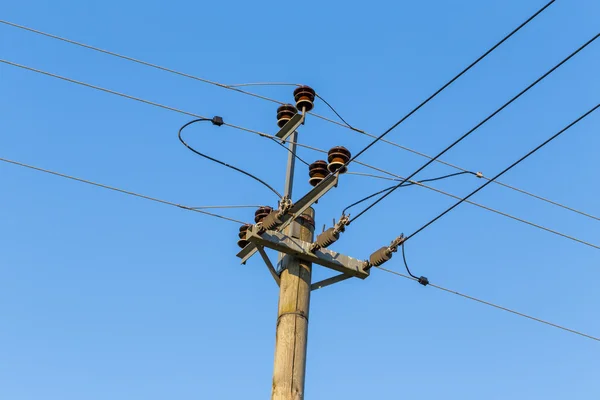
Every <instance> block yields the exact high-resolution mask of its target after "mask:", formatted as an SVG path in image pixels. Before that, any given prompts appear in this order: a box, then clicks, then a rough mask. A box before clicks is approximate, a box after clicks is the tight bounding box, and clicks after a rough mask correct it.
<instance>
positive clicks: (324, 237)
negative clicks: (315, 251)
mask: <svg viewBox="0 0 600 400" xmlns="http://www.w3.org/2000/svg"><path fill="white" fill-rule="evenodd" d="M339 238H340V234H339V232H336V231H335V229H334V228H329V229H327V230H326V231H325V232H323V233H321V234H320V235H319V236H317V240H315V244H316V245H317V246H318V247H319V248H326V247H329V246H331V245H332V244H333V243H335V242H336V241H337V240H338V239H339Z"/></svg>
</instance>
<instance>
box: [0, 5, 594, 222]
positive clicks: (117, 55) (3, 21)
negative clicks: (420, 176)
mask: <svg viewBox="0 0 600 400" xmlns="http://www.w3.org/2000/svg"><path fill="white" fill-rule="evenodd" d="M553 2H554V1H551V2H549V3H547V4H546V5H545V6H544V7H542V8H541V9H540V10H539V11H538V12H536V13H535V14H534V15H533V16H532V17H530V18H529V19H528V20H527V21H526V22H525V23H524V24H526V23H528V22H529V21H531V20H532V19H533V18H535V17H537V16H538V15H539V14H540V13H541V12H542V11H544V10H545V9H546V8H547V7H548V6H550V5H551V4H552V3H553ZM0 23H2V24H5V25H8V26H12V27H14V28H18V29H21V30H25V31H28V32H31V33H35V34H38V35H42V36H45V37H48V38H51V39H56V40H60V41H63V42H66V43H69V44H73V45H76V46H80V47H83V48H87V49H90V50H93V51H97V52H100V53H104V54H107V55H110V56H114V57H118V58H121V59H124V60H127V61H131V62H135V63H138V64H141V65H145V66H148V67H151V68H156V69H159V70H162V71H165V72H169V73H173V74H176V75H180V76H183V77H185V78H190V79H194V80H197V81H200V82H203V83H207V84H211V85H215V86H217V87H220V88H224V89H229V90H234V91H236V92H238V93H242V94H245V95H249V96H252V97H256V98H260V99H262V100H266V101H269V102H272V103H276V104H280V105H283V104H285V102H282V101H279V100H276V99H272V98H269V97H266V96H262V95H258V94H256V93H252V92H247V91H244V90H240V89H237V87H242V86H264V85H274V84H275V85H285V86H300V85H299V84H296V83H288V82H255V83H242V84H234V85H226V84H222V83H219V82H215V81H211V80H208V79H204V78H200V77H198V76H194V75H190V74H186V73H183V72H180V71H176V70H173V69H170V68H166V67H162V66H160V65H156V64H152V63H149V62H146V61H143V60H139V59H135V58H133V57H128V56H125V55H122V54H119V53H115V52H112V51H109V50H104V49H101V48H99V47H95V46H91V45H88V44H85V43H82V42H77V41H75V40H71V39H67V38H64V37H61V36H57V35H53V34H51V33H48V32H43V31H40V30H37V29H33V28H30V27H27V26H24V25H19V24H16V23H14V22H10V21H6V20H0ZM524 24H522V25H523V26H524ZM520 28H522V26H520V27H519V28H517V29H520ZM513 33H515V32H513ZM334 112H335V111H334ZM309 114H311V115H312V116H314V117H316V118H319V119H322V120H324V121H326V122H329V123H332V124H335V125H338V126H341V127H343V128H347V129H350V130H353V131H356V132H358V133H361V134H363V135H366V136H368V137H371V138H377V136H376V135H373V134H370V133H368V132H366V131H364V130H362V129H358V128H355V127H352V126H350V125H348V124H347V123H346V122H338V121H335V120H332V119H330V118H327V117H324V116H322V115H319V114H316V113H314V112H310V113H309ZM379 140H380V141H381V142H384V143H386V144H389V145H392V146H395V147H398V148H400V149H402V150H405V151H408V152H411V153H413V154H416V155H419V156H421V157H425V158H429V159H432V158H433V157H431V156H428V155H427V154H424V153H422V152H419V151H416V150H414V149H411V148H409V147H406V146H402V145H400V144H398V143H395V142H393V141H390V140H386V139H385V138H380V139H379ZM295 156H296V158H298V159H299V160H300V161H301V162H303V163H305V164H306V165H309V164H308V163H307V162H306V161H304V160H302V159H300V158H299V157H298V156H297V155H295ZM434 161H435V162H437V163H441V164H444V165H447V166H450V167H452V168H455V169H458V170H464V169H463V168H461V167H459V166H457V165H453V164H451V163H448V162H446V161H443V160H440V159H436V160H434ZM481 178H483V179H486V180H488V179H489V178H488V177H486V176H485V175H483V176H481ZM494 183H495V184H497V185H501V186H504V187H506V188H508V189H511V190H515V191H517V192H520V193H522V194H524V195H527V196H530V197H533V198H536V199H538V200H540V201H544V202H547V203H549V204H552V205H555V206H557V207H561V208H563V209H566V210H569V211H571V212H574V213H577V214H580V215H583V216H585V217H588V218H592V219H594V220H597V221H600V217H596V216H594V215H591V214H589V213H586V212H584V211H581V210H577V209H575V208H573V207H569V206H566V205H564V204H561V203H558V202H556V201H553V200H550V199H548V198H545V197H542V196H538V195H536V194H534V193H531V192H528V191H526V190H523V189H520V188H517V187H515V186H512V185H508V184H506V183H502V182H500V181H494Z"/></svg>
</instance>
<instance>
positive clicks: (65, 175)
mask: <svg viewBox="0 0 600 400" xmlns="http://www.w3.org/2000/svg"><path fill="white" fill-rule="evenodd" d="M0 161H1V162H5V163H8V164H13V165H17V166H19V167H25V168H29V169H32V170H35V171H39V172H44V173H47V174H51V175H55V176H59V177H61V178H66V179H71V180H74V181H77V182H82V183H87V184H88V185H93V186H97V187H101V188H103V189H109V190H113V191H115V192H119V193H123V194H127V195H130V196H135V197H139V198H142V199H146V200H150V201H154V202H156V203H161V204H166V205H169V206H173V207H177V208H182V209H184V210H189V211H194V212H198V213H201V214H205V215H209V216H211V217H216V218H221V219H224V220H227V221H231V222H235V223H238V224H242V225H245V224H246V222H243V221H239V220H237V219H233V218H229V217H225V216H223V215H219V214H213V213H210V212H206V211H202V210H200V209H198V208H196V207H188V206H184V205H181V204H177V203H173V202H171V201H167V200H161V199H158V198H156V197H150V196H146V195H143V194H139V193H135V192H131V191H129V190H124V189H119V188H116V187H114V186H108V185H104V184H102V183H97V182H92V181H89V180H87V179H81V178H77V177H74V176H71V175H67V174H63V173H60V172H56V171H51V170H49V169H44V168H40V167H36V166H34V165H30V164H25V163H22V162H19V161H14V160H9V159H7V158H0Z"/></svg>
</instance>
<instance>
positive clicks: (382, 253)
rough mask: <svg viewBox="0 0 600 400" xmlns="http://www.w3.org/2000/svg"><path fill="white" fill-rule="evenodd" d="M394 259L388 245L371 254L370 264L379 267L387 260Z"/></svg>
mask: <svg viewBox="0 0 600 400" xmlns="http://www.w3.org/2000/svg"><path fill="white" fill-rule="evenodd" d="M391 259H392V252H391V251H390V249H389V248H388V247H387V246H384V247H382V248H380V249H379V250H377V251H376V252H375V253H373V254H371V257H369V264H370V265H371V266H372V267H379V266H380V265H381V264H383V263H384V262H386V261H390V260H391Z"/></svg>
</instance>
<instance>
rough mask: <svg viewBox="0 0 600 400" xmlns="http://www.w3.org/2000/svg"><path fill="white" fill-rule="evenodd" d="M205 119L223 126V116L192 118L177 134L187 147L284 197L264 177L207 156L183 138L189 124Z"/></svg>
mask: <svg viewBox="0 0 600 400" xmlns="http://www.w3.org/2000/svg"><path fill="white" fill-rule="evenodd" d="M204 121H211V122H212V123H213V125H217V126H221V125H223V119H222V118H221V117H213V118H212V119H210V118H198V119H195V120H192V121H190V122H188V123H187V124H185V125H183V126H182V127H181V128H179V133H178V135H177V136H178V137H179V141H180V142H181V143H183V145H184V146H185V147H187V148H188V149H190V150H191V151H193V152H194V153H196V154H197V155H199V156H201V157H204V158H206V159H208V160H210V161H213V162H216V163H218V164H221V165H223V166H225V167H227V168H231V169H233V170H234V171H237V172H241V173H242V174H244V175H246V176H249V177H250V178H252V179H254V180H255V181H258V182H260V183H262V184H263V185H264V186H266V187H267V188H268V189H269V190H271V191H272V192H273V193H275V194H276V195H277V196H278V197H279V198H282V197H283V196H281V194H279V192H277V190H275V189H273V188H272V187H271V186H270V185H269V184H268V183H266V182H265V181H263V180H262V179H260V178H257V177H256V176H254V175H252V174H251V173H249V172H246V171H244V170H243V169H240V168H237V167H234V166H233V165H229V164H227V163H225V162H223V161H219V160H217V159H216V158H212V157H211V156H207V155H206V154H203V153H200V152H199V151H197V150H196V149H194V148H193V147H191V146H190V145H188V144H187V143H186V142H185V141H184V140H183V138H182V137H181V132H182V131H183V130H184V129H185V128H187V127H188V126H190V125H192V124H195V123H196V122H204Z"/></svg>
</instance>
